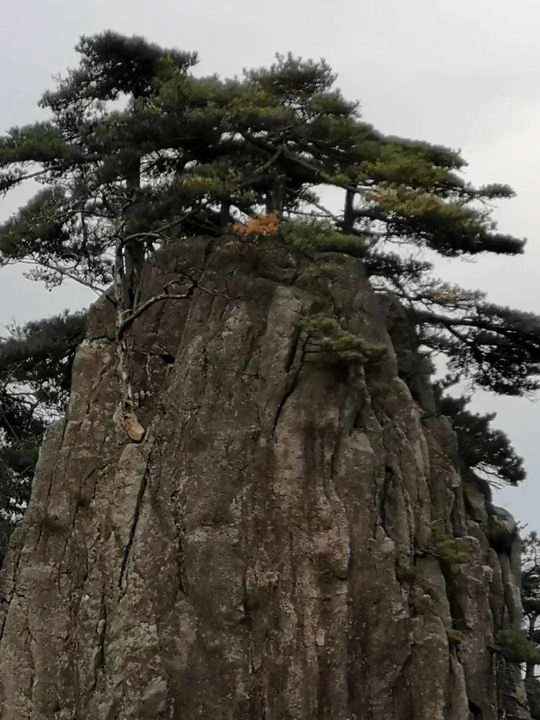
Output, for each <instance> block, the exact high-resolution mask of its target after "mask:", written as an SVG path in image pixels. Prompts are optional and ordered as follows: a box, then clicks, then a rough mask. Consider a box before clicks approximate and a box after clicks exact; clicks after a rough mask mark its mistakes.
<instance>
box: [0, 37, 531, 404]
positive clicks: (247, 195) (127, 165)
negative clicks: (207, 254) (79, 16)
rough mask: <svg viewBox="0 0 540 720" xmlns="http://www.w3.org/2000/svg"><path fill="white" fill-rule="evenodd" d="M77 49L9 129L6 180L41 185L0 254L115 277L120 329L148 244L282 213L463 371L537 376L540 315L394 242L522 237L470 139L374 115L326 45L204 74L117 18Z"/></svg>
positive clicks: (500, 241)
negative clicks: (465, 143) (474, 156)
mask: <svg viewBox="0 0 540 720" xmlns="http://www.w3.org/2000/svg"><path fill="white" fill-rule="evenodd" d="M77 49H78V52H79V53H80V58H81V59H80V63H79V65H78V67H76V68H75V69H73V70H71V71H69V73H68V74H67V76H66V78H65V79H64V80H62V81H60V83H59V85H58V87H57V88H56V89H54V90H52V91H50V92H47V93H46V94H45V95H44V96H43V99H42V102H41V104H42V106H43V107H44V108H45V109H47V110H48V111H49V112H50V119H49V120H48V121H46V122H40V123H36V124H34V125H30V126H26V127H22V128H14V129H12V130H11V131H9V132H8V133H7V134H6V135H5V136H4V137H3V138H1V139H0V189H1V190H3V191H5V192H7V191H9V190H10V189H11V188H13V187H15V186H17V185H19V184H20V183H22V182H25V181H27V180H29V179H34V180H37V181H38V182H40V183H41V184H43V186H44V187H43V189H42V190H41V191H40V192H39V193H37V194H36V196H35V197H34V198H33V199H32V200H31V201H30V202H29V203H28V204H27V205H26V206H24V207H23V208H21V210H20V211H19V212H18V213H17V214H16V215H14V216H13V217H12V218H11V219H10V220H9V221H8V222H7V223H5V224H4V225H3V226H2V227H0V253H1V257H2V261H3V262H4V263H6V262H13V261H21V260H22V261H26V262H33V263H36V266H37V267H38V268H39V270H38V271H36V272H35V274H36V275H37V276H39V277H41V278H42V279H44V280H45V281H47V282H49V283H51V284H54V283H55V282H60V281H61V279H62V278H63V277H65V276H69V277H74V278H76V279H78V280H79V281H81V282H84V283H86V284H88V285H90V286H92V287H95V288H97V289H99V288H103V287H104V286H106V285H107V284H108V283H109V282H110V281H111V280H112V281H113V282H114V287H115V302H116V303H117V314H118V328H119V334H121V333H122V332H123V330H124V329H125V328H126V327H127V326H128V325H129V324H130V319H133V317H134V313H140V312H141V307H140V293H139V286H140V276H141V272H142V266H143V264H144V262H145V259H146V258H147V257H148V255H149V254H150V253H151V252H152V250H153V249H155V248H156V247H158V246H159V245H160V244H163V243H166V242H174V240H175V239H176V238H179V237H184V238H186V237H192V236H196V235H200V234H208V233H210V234H214V235H220V234H222V233H223V232H224V231H227V229H228V228H230V227H231V226H236V227H238V226H239V225H242V224H245V223H246V222H247V223H249V222H251V221H252V220H253V219H254V218H258V217H261V216H264V215H269V216H272V217H275V218H276V219H277V221H278V224H279V231H278V233H277V235H278V236H279V237H280V238H282V239H283V240H284V241H289V242H291V241H292V240H291V239H293V240H294V242H295V244H296V245H297V246H298V245H300V246H301V247H302V249H303V250H304V251H305V250H319V251H321V250H323V251H325V250H332V249H334V250H338V251H341V252H348V253H350V254H353V255H355V256H362V257H363V260H364V262H365V264H366V267H367V269H368V272H369V273H370V274H371V277H372V281H373V283H374V285H375V286H376V287H378V288H379V289H381V290H384V291H387V290H388V289H389V288H390V289H391V290H392V291H393V292H395V293H397V294H398V295H399V296H400V298H401V299H402V300H403V301H404V302H405V303H406V304H407V305H408V306H409V308H410V310H411V314H412V315H413V317H414V319H415V322H416V323H417V324H418V327H419V330H420V332H421V335H422V339H423V342H424V343H425V345H426V346H427V347H429V348H431V350H432V351H433V352H442V353H444V354H446V355H447V357H448V358H449V361H450V366H451V369H452V371H453V372H455V373H456V376H457V375H465V376H468V377H469V378H471V379H472V380H473V381H474V382H476V383H477V384H480V385H482V386H484V387H486V388H489V389H492V390H494V391H496V392H501V393H506V394H523V393H527V392H530V391H532V390H534V389H536V387H537V381H536V379H535V377H536V376H537V375H538V372H539V369H540V364H539V363H540V342H539V321H538V318H537V317H536V316H533V315H528V314H526V313H520V312H517V311H513V310H511V309H508V308H501V307H497V306H494V305H492V304H489V303H488V302H486V300H485V298H483V296H481V294H479V293H468V292H465V291H463V290H461V289H459V288H449V287H447V286H446V285H445V284H444V283H441V282H439V281H436V280H434V279H433V278H432V276H431V266H430V263H429V262H427V261H418V260H410V259H409V260H407V259H406V258H404V256H403V254H400V255H396V254H395V253H392V252H391V248H392V244H393V243H398V244H399V245H400V246H402V245H403V243H408V244H409V245H413V246H415V247H416V248H420V249H422V248H427V249H430V250H434V251H436V252H438V253H440V254H442V255H444V256H450V257H454V256H461V255H476V254H479V253H482V252H496V253H504V254H510V255H512V254H516V253H520V252H522V251H523V245H524V242H523V241H522V240H518V239H516V238H513V237H511V236H509V235H503V234H500V233H497V232H496V229H495V227H494V223H493V221H492V218H491V216H490V212H489V210H486V205H485V202H484V201H487V200H495V199H500V198H507V197H511V195H512V191H511V189H510V188H509V187H508V186H506V185H498V184H493V185H486V186H483V187H480V188H475V187H473V186H471V185H470V184H468V183H467V182H466V181H465V180H464V179H463V177H462V175H461V170H462V169H463V167H464V165H465V163H464V161H463V159H462V158H461V157H460V155H459V154H458V153H456V152H454V151H452V150H449V149H447V148H444V147H441V146H437V145H430V144H428V143H423V142H414V141H410V140H405V139H400V138H395V137H386V136H384V135H382V134H381V133H379V132H377V131H376V130H375V129H374V128H373V127H372V126H370V125H369V124H367V123H366V122H364V121H363V120H362V119H361V118H360V115H359V112H358V106H357V104H356V103H352V102H349V101H347V100H345V99H344V98H343V96H342V95H341V93H340V92H339V91H338V90H336V89H335V86H334V82H335V76H334V75H333V73H332V71H331V69H330V68H329V66H328V65H327V64H326V63H325V62H324V61H320V62H313V61H304V60H301V59H299V58H295V57H293V56H292V55H288V56H278V58H277V60H276V63H275V64H274V65H272V66H271V67H270V68H261V69H256V70H252V71H248V72H246V73H245V74H244V77H243V78H241V79H235V80H221V79H219V78H218V77H215V76H213V77H207V78H197V77H194V76H193V74H192V73H191V67H192V66H193V64H194V63H195V61H196V56H195V55H194V54H193V53H186V52H181V51H177V50H167V49H162V48H159V47H157V46H155V45H152V44H150V43H148V42H146V41H145V40H144V39H142V38H126V37H123V36H121V35H118V34H116V33H112V32H106V33H102V34H100V35H96V36H93V37H83V38H82V40H81V42H80V43H79V45H78V47H77ZM324 185H329V186H334V187H335V188H338V189H340V190H341V192H342V193H343V210H342V212H341V213H340V212H331V211H329V210H328V209H326V208H325V207H324V206H323V204H322V203H321V201H320V199H319V198H318V196H317V193H318V192H319V189H320V187H321V186H324ZM306 216H307V217H306ZM302 234H304V235H309V238H310V242H309V243H308V242H307V240H304V241H303V242H301V241H299V240H298V238H299V236H301V235H302ZM307 245H309V246H310V247H307Z"/></svg>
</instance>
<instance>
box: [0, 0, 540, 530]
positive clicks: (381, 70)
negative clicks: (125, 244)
mask: <svg viewBox="0 0 540 720" xmlns="http://www.w3.org/2000/svg"><path fill="white" fill-rule="evenodd" d="M539 27H540V3H538V2H537V0H515V1H514V2H513V3H512V4H510V3H508V2H502V1H499V2H493V0H473V1H471V0H452V2H450V1H449V0H409V2H403V0H287V1H285V0H274V1H273V2H272V3H265V2H263V0H259V2H254V0H228V1H227V0H220V1H219V2H218V1H217V0H212V1H206V0H198V1H196V0H183V1H182V0H152V1H150V0H18V1H17V2H10V3H6V7H5V8H3V12H2V16H1V18H0V67H1V68H2V81H1V83H0V131H5V130H6V129H8V128H9V127H10V126H11V125H15V124H23V123H26V122H31V121H33V120H35V119H36V118H37V117H39V111H38V110H37V108H36V100H37V99H38V98H39V96H40V94H41V92H42V91H43V90H44V89H46V88H47V87H49V86H50V85H51V77H52V76H53V75H55V74H57V73H60V72H62V71H64V70H65V68H66V67H67V66H69V65H73V64H75V62H76V56H75V54H74V52H73V46H74V45H75V43H76V41H77V38H78V37H79V36H80V35H81V34H83V33H84V34H92V33H95V32H99V31H101V30H104V29H107V28H112V29H115V30H118V31H119V32H122V33H125V34H141V35H145V36H146V37H147V38H148V39H150V40H153V41H155V42H157V43H159V44H162V45H167V46H177V47H181V48H184V49H189V50H192V49H193V50H198V51H199V54H200V58H201V64H200V67H199V72H201V73H203V74H205V73H214V72H217V73H219V74H220V75H234V74H238V73H240V72H241V71H242V68H243V67H252V66H257V65H263V64H268V63H270V62H271V61H272V58H273V55H274V53H275V52H287V51H288V50H292V51H293V52H294V53H295V54H297V55H302V56H304V57H315V58H318V57H321V56H323V57H325V58H326V59H327V60H328V61H329V62H330V64H331V65H332V66H333V68H334V70H335V71H336V72H337V73H338V75H339V79H338V84H339V85H340V86H341V88H342V89H343V91H344V92H345V94H346V95H347V96H348V97H351V98H357V99H359V100H360V103H361V107H362V111H363V115H364V118H365V119H366V120H368V121H369V122H372V123H373V124H374V125H375V126H376V127H377V128H378V129H380V130H382V131H383V132H387V133H394V134H399V135H401V136H405V137H414V138H418V139H424V140H429V141H431V142H438V143H442V144H445V145H448V146H450V147H452V148H455V149H461V150H462V151H463V154H464V156H465V158H466V159H467V160H468V161H469V168H468V173H467V176H468V177H469V178H470V179H471V180H472V181H473V182H476V183H486V182H508V183H509V184H511V185H512V186H513V187H514V189H515V190H516V192H517V193H518V197H517V198H516V199H514V200H511V201H506V203H504V205H501V206H500V207H499V208H498V210H497V213H496V217H497V218H498V220H499V223H500V228H501V230H502V231H505V232H511V233H512V234H514V235H518V236H521V237H528V238H529V243H528V246H527V253H526V255H525V256H523V257H520V258H517V259H513V258H483V259H481V260H479V261H477V262H475V263H470V262H463V261H454V262H453V263H449V262H447V263H441V268H442V269H441V273H442V272H444V275H445V277H447V278H449V279H451V280H453V281H455V282H459V283H460V284H462V285H463V286H466V287H473V288H481V289H483V290H486V291H488V293H489V295H490V297H491V298H492V299H493V300H494V301H496V302H499V303H502V304H508V305H512V306H516V307H520V308H523V309H526V310H531V311H536V312H540V290H539V276H540V242H539V240H538V238H539V230H538V229H539V227H540V200H539V199H538V198H537V188H538V174H539V169H540V143H539V142H538V135H539V127H540V97H539V96H538V90H537V89H538V87H539V86H540V46H539V44H538V39H537V35H538V28H539ZM2 202H3V205H2V207H1V208H0V217H2V218H4V217H6V216H7V215H9V213H10V212H12V210H13V209H14V207H16V198H8V199H6V200H4V201H2ZM88 300H89V298H88V294H87V293H86V292H85V291H82V290H81V289H75V288H65V289H62V291H60V292H58V291H55V292H53V293H47V292H46V291H43V290H42V289H40V288H39V287H38V286H36V285H35V284H30V283H27V282H25V281H24V280H22V279H21V278H20V276H19V275H18V274H17V273H16V272H15V271H14V270H10V271H2V274H1V276H0V324H5V323H6V322H8V321H11V320H18V321H21V322H23V321H26V320H27V319H29V318H31V317H40V316H45V315H50V314H52V313H54V312H57V311H58V310H60V309H62V308H64V307H66V306H67V305H68V304H70V305H80V304H84V303H87V302H88ZM476 406H477V407H478V408H479V409H489V410H497V411H498V412H499V417H498V419H497V422H498V425H499V426H500V427H501V428H502V429H504V430H505V431H506V432H508V434H509V435H510V436H511V438H512V439H513V441H514V443H515V445H516V447H517V449H518V450H519V451H520V452H521V453H522V454H523V455H524V456H525V457H526V460H527V466H528V470H529V480H528V483H527V484H526V485H525V486H523V487H521V488H519V489H516V490H511V491H505V492H504V493H502V499H501V502H504V504H506V505H507V507H509V509H511V510H512V511H513V512H514V513H515V515H516V517H517V518H518V519H519V520H520V521H522V522H526V523H528V524H529V526H530V527H531V528H538V529H540V502H539V501H540V453H539V452H538V449H537V446H536V445H537V443H538V441H539V440H540V434H539V432H538V414H539V413H538V409H539V408H538V405H537V404H534V403H531V402H529V401H527V400H516V399H501V398H493V397H490V396H487V395H485V394H481V395H479V396H478V398H477V400H476Z"/></svg>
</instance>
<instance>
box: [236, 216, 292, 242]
mask: <svg viewBox="0 0 540 720" xmlns="http://www.w3.org/2000/svg"><path fill="white" fill-rule="evenodd" d="M279 223H280V219H279V216H278V215H276V213H270V214H269V215H258V216H256V217H252V218H250V219H249V220H248V221H247V223H245V224H244V223H235V224H234V225H232V226H231V231H232V232H233V233H234V234H235V235H238V236H239V237H241V238H252V237H257V236H259V237H275V236H276V235H277V234H278V230H279Z"/></svg>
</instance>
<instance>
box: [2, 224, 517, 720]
mask: <svg viewBox="0 0 540 720" xmlns="http://www.w3.org/2000/svg"><path fill="white" fill-rule="evenodd" d="M188 271H189V274H190V277H195V276H196V278H197V279H198V280H197V286H192V287H191V290H190V291H189V293H188V294H189V295H190V297H189V298H187V299H185V300H168V301H166V302H158V303H155V304H154V305H152V306H151V307H150V308H149V309H148V310H147V311H146V312H145V313H143V314H141V316H140V317H139V318H138V319H137V320H136V321H135V322H134V323H133V324H132V326H131V327H130V330H129V336H128V344H129V347H130V362H131V367H130V376H131V381H132V384H133V387H134V388H135V389H136V391H137V393H138V397H139V405H140V407H139V409H138V418H139V420H140V422H141V423H142V425H143V426H144V428H145V429H146V434H145V437H144V439H143V441H142V442H140V443H134V442H131V441H130V439H129V437H128V436H127V435H126V433H125V431H124V429H122V428H121V427H120V426H119V424H118V422H117V421H116V420H115V417H116V415H115V411H116V408H117V404H118V400H119V390H118V381H117V372H116V367H117V354H116V349H115V343H114V323H113V313H112V308H111V306H110V303H108V302H107V300H106V299H103V300H101V301H100V302H99V303H98V304H97V305H96V306H95V307H94V309H93V310H92V314H91V320H90V329H89V336H88V338H87V340H86V341H85V342H84V343H83V345H82V346H81V348H80V350H79V353H78V358H77V361H76V367H75V371H74V378H73V392H72V400H71V405H70V409H69V413H68V416H67V418H66V421H65V422H64V423H61V424H59V425H57V426H56V427H55V428H54V429H53V430H52V431H51V432H50V433H49V435H48V438H47V440H46V442H45V444H44V447H43V449H42V453H41V457H40V462H39V469H38V473H37V478H36V481H35V486H34V492H33V497H32V502H31V506H30V509H29V511H28V513H27V516H26V519H25V523H24V526H23V527H22V528H21V529H20V530H18V531H17V532H16V536H15V537H14V538H13V542H12V547H11V550H10V554H9V558H8V562H7V566H6V567H5V569H4V574H3V579H2V584H1V588H0V589H1V592H2V598H3V604H2V611H3V619H2V624H1V644H0V707H1V712H0V716H1V718H2V720H23V718H24V719H26V718H32V719H35V720H38V719H39V720H53V719H54V720H67V719H68V718H69V719H72V718H73V719H75V718H76V719H77V720H83V719H84V720H116V719H118V720H120V719H122V720H124V719H125V720H127V719H128V718H129V719H130V720H131V719H133V720H142V719H146V718H148V719H152V720H154V719H157V718H164V719H165V718H170V719H172V718H177V719H178V720H180V719H182V720H195V718H212V720H218V719H219V720H233V719H234V720H255V719H262V718H265V719H266V720H315V719H319V720H467V719H469V718H470V719H472V720H495V719H496V718H507V719H508V720H510V719H511V718H520V719H526V718H528V717H529V715H528V712H527V708H526V702H525V699H524V694H523V689H522V686H521V681H520V677H519V670H518V668H517V666H514V665H511V664H506V663H505V661H504V660H503V659H502V658H501V655H500V653H498V652H496V648H495V645H496V641H495V636H496V633H497V631H498V630H499V629H500V628H501V627H503V626H509V625H514V626H515V625H516V624H519V619H520V601H519V592H518V586H517V582H516V573H517V572H518V566H519V547H518V543H517V539H516V532H515V526H514V524H513V522H512V520H511V519H510V518H508V517H506V516H505V514H504V513H503V512H501V511H497V510H496V509H493V508H492V507H491V505H490V503H489V498H487V497H486V494H485V493H483V492H482V488H481V487H480V486H478V485H476V484H475V483H474V482H473V481H472V480H471V479H470V478H469V479H464V478H462V477H460V475H459V473H458V470H457V467H458V463H457V451H456V447H455V439H454V436H453V433H452V431H451V429H450V427H449V424H448V422H447V421H446V420H445V418H444V417H440V416H437V414H436V413H435V411H434V408H433V407H432V406H431V403H432V400H431V397H430V391H429V387H428V386H427V385H426V381H425V379H424V378H422V373H421V368H419V365H418V358H417V357H416V356H415V354H414V343H413V342H411V341H410V338H409V336H408V331H407V324H406V322H405V321H404V319H403V318H402V317H401V314H400V311H399V309H398V308H397V307H396V306H395V305H394V304H393V303H392V302H388V301H387V302H379V300H378V299H377V298H376V297H375V296H374V294H373V292H372V291H371V289H370V287H369V284H368V282H367V280H366V279H365V278H364V276H363V274H362V271H361V269H360V268H359V266H358V263H357V261H355V260H353V259H352V258H350V257H347V256H343V255H337V254H324V255H320V256H319V257H318V258H315V259H309V258H306V257H300V256H295V255H292V254H290V253H289V252H288V251H287V250H286V249H285V248H283V247H281V246H279V245H277V244H273V243H270V242H269V243H267V244H261V245H259V246H256V245H254V244H252V243H247V242H246V243H241V242H240V241H238V240H235V239H234V238H229V239H224V240H222V241H220V242H219V243H216V242H214V243H212V242H211V241H208V240H204V239H201V240H200V242H199V243H196V244H193V243H191V244H190V245H185V246H182V245H181V246H179V247H178V248H176V249H175V251H174V252H172V251H168V252H164V253H163V254H162V255H161V257H160V259H159V263H158V266H156V267H154V268H152V269H149V270H148V271H147V276H146V279H145V292H146V297H147V298H149V297H151V296H152V295H155V294H156V293H159V292H160V291H161V289H162V288H164V287H169V285H168V283H170V282H171V280H175V279H176V280H179V279H180V280H181V281H182V282H184V279H185V277H186V276H185V275H184V274H183V273H185V272H188ZM396 350H397V351H398V353H397V357H398V359H396Z"/></svg>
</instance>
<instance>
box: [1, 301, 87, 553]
mask: <svg viewBox="0 0 540 720" xmlns="http://www.w3.org/2000/svg"><path fill="white" fill-rule="evenodd" d="M84 329H85V317H84V315H83V314H72V315H69V314H64V315H58V316H56V317H52V318H49V319H47V320H40V321H36V322H31V323H28V324H26V325H25V326H23V327H13V328H11V333H10V335H9V336H8V337H5V338H0V564H1V559H2V557H3V555H4V553H5V550H6V547H7V541H8V537H9V535H10V533H11V531H12V529H13V527H14V526H15V525H16V524H17V523H18V521H19V520H20V518H21V516H22V513H23V512H24V509H25V507H26V505H27V503H28V500H29V497H30V488H31V483H32V477H33V474H34V469H35V465H36V462H37V456H38V450H39V446H40V444H41V440H42V437H43V433H44V432H45V430H46V428H47V426H48V425H49V424H50V423H51V422H52V421H54V420H55V419H57V418H58V417H59V416H60V415H61V414H62V413H63V412H64V410H65V407H66V404H67V401H68V399H69V391H70V385H71V368H72V364H73V359H74V356H75V350H76V348H77V345H78V344H79V343H80V342H81V340H82V338H83V336H84Z"/></svg>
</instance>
